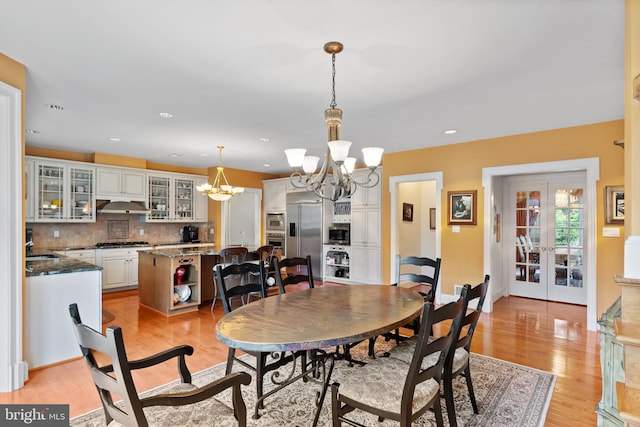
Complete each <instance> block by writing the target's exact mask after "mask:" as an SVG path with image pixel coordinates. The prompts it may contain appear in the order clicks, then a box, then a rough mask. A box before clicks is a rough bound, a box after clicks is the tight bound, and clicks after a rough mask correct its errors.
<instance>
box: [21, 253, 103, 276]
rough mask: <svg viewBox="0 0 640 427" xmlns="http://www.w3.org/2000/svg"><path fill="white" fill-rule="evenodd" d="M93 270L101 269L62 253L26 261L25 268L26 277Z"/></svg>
mask: <svg viewBox="0 0 640 427" xmlns="http://www.w3.org/2000/svg"><path fill="white" fill-rule="evenodd" d="M95 270H102V267H100V266H97V265H94V264H90V263H88V262H85V261H80V260H77V259H74V258H70V257H66V256H62V255H60V256H58V258H51V259H47V260H38V261H26V268H25V271H26V276H27V277H32V276H47V275H50V274H66V273H78V272H81V271H95Z"/></svg>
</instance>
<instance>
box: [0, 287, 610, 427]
mask: <svg viewBox="0 0 640 427" xmlns="http://www.w3.org/2000/svg"><path fill="white" fill-rule="evenodd" d="M103 307H104V309H105V310H107V311H109V312H110V313H112V314H113V315H114V316H115V320H113V321H112V322H111V323H108V324H106V325H104V327H107V326H112V325H118V326H121V327H122V329H123V333H124V338H125V344H126V346H127V353H128V356H129V358H131V359H136V358H140V357H144V356H147V355H149V354H151V353H154V352H157V351H161V350H164V349H166V348H168V347H171V346H174V345H177V344H190V345H192V346H193V347H194V348H195V352H194V355H193V356H191V357H190V358H189V360H188V364H189V367H190V369H191V371H192V372H197V371H200V370H202V369H206V368H208V367H210V366H212V365H215V364H218V363H221V362H224V361H225V360H226V356H227V348H226V346H224V345H222V344H220V343H219V342H218V341H217V340H216V338H215V324H216V322H217V321H218V319H220V318H221V317H222V315H223V310H222V306H221V304H220V303H217V304H216V307H215V310H214V311H213V312H212V311H210V304H204V305H203V306H201V307H200V310H199V311H197V312H194V313H187V314H182V315H179V316H174V317H170V318H167V317H165V316H164V315H162V314H160V313H157V312H155V311H153V310H150V309H147V308H145V307H140V306H139V304H138V296H137V293H136V292H135V291H133V292H131V291H129V292H123V293H115V294H106V295H105V296H104V300H103ZM80 309H81V314H82V308H80ZM586 323H587V322H586V308H585V307H583V306H574V305H569V304H560V303H553V302H545V301H538V300H531V299H525V298H518V297H508V298H502V299H500V300H499V301H497V302H496V303H495V304H494V311H493V312H492V313H483V314H482V317H481V319H480V325H479V327H478V330H477V332H476V335H475V337H474V341H473V344H472V351H474V352H475V353H480V354H484V355H487V356H492V357H495V358H498V359H502V360H507V361H510V362H513V363H519V364H521V365H526V366H530V367H533V368H537V369H541V370H544V371H549V372H553V373H555V374H556V375H557V376H558V379H557V382H556V386H555V390H554V393H553V397H552V400H551V406H550V408H549V412H548V414H547V420H546V424H545V425H547V426H576V425H595V424H596V415H595V412H594V409H595V406H596V404H597V403H598V401H599V400H600V396H601V373H600V354H599V352H600V345H599V334H598V333H597V332H587V330H586ZM175 378H177V374H176V367H175V362H173V361H171V362H167V363H164V364H163V365H160V366H159V367H157V369H153V370H150V371H146V372H145V371H142V372H136V373H135V381H136V384H137V385H138V388H139V390H138V391H144V390H146V389H149V388H152V387H155V386H158V385H161V384H164V383H166V382H169V381H171V380H173V379H175ZM0 403H68V404H70V415H71V416H72V417H74V416H77V415H80V414H82V413H85V412H87V411H90V410H93V409H96V408H98V407H100V402H99V400H98V396H97V393H96V390H95V388H94V387H93V383H92V382H91V379H90V378H89V372H88V370H87V367H86V365H85V364H84V361H83V360H81V359H77V360H72V361H69V362H65V363H60V364H58V365H55V366H50V367H47V368H43V369H38V370H33V371H31V372H30V373H29V381H28V382H27V383H26V385H25V386H24V387H23V388H22V389H20V390H17V391H14V392H12V393H0Z"/></svg>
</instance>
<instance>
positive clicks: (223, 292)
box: [215, 262, 267, 313]
mask: <svg viewBox="0 0 640 427" xmlns="http://www.w3.org/2000/svg"><path fill="white" fill-rule="evenodd" d="M215 271H216V283H217V285H218V290H219V291H220V296H221V299H222V305H223V307H224V312H225V313H230V312H231V311H232V310H233V307H232V305H231V298H233V297H238V296H240V297H243V296H245V295H249V294H252V293H260V295H261V296H262V298H266V297H267V287H266V286H267V285H266V274H267V272H266V270H265V268H264V263H262V262H257V263H252V262H245V263H242V264H230V265H227V266H226V267H223V266H222V265H220V264H218V265H217V266H216V267H215ZM238 277H240V278H241V279H242V280H244V283H241V284H239V285H237V286H230V284H231V281H232V280H231V279H232V278H234V279H236V278H238Z"/></svg>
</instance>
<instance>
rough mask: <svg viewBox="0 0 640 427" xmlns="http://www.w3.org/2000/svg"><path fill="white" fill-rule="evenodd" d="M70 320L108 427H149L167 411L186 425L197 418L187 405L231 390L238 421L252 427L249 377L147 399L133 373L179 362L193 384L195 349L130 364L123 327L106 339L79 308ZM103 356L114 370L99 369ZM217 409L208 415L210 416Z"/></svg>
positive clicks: (231, 376) (175, 350)
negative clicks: (190, 362) (114, 426)
mask: <svg viewBox="0 0 640 427" xmlns="http://www.w3.org/2000/svg"><path fill="white" fill-rule="evenodd" d="M69 314H70V316H71V320H72V322H73V327H74V328H73V329H74V332H75V335H76V339H77V340H78V344H79V345H80V350H81V351H82V356H83V357H84V360H85V362H86V363H87V365H88V367H89V370H90V371H91V377H92V379H93V382H94V384H95V386H96V389H97V391H98V395H99V396H100V400H101V402H102V408H103V409H104V415H105V418H106V424H109V423H111V421H113V420H115V421H116V422H118V423H120V424H121V425H124V426H130V427H133V426H147V425H148V420H147V417H149V418H153V412H154V411H162V413H164V412H165V411H170V412H171V413H172V419H173V420H174V421H175V422H180V423H186V422H188V421H189V420H190V419H191V418H192V417H193V414H194V412H193V406H191V407H189V406H185V405H191V404H193V403H197V402H201V401H204V400H206V399H211V398H212V397H213V396H215V395H217V394H219V393H221V392H223V391H225V390H227V389H231V390H232V393H231V394H232V402H233V413H234V416H235V418H236V420H237V421H238V425H240V426H245V425H246V415H247V413H246V406H245V403H244V400H243V398H242V394H241V392H240V385H248V384H249V383H250V382H251V376H250V375H249V374H247V373H245V372H239V373H234V374H229V375H225V376H224V377H222V378H218V379H216V380H214V381H212V382H211V383H209V384H207V385H205V386H202V387H195V386H190V387H189V388H190V389H189V390H188V391H185V390H184V388H185V386H184V385H177V386H176V387H175V388H176V390H175V391H173V392H171V393H162V394H154V395H151V396H148V397H144V398H141V397H140V396H139V395H138V391H137V389H136V386H135V383H134V381H133V374H132V371H134V370H136V369H143V368H148V367H151V366H155V365H157V364H159V363H162V362H165V361H167V360H170V359H174V358H175V359H177V361H178V371H179V374H180V379H181V381H182V384H191V373H190V372H189V369H188V368H187V364H186V361H185V356H190V355H192V354H193V347H191V346H189V345H182V346H177V347H173V348H171V349H168V350H166V351H163V352H161V353H158V354H155V355H152V356H149V357H145V358H144V359H140V360H129V359H128V357H127V353H126V351H125V346H124V339H123V337H122V329H121V328H120V327H119V326H110V327H108V328H107V329H106V332H105V335H102V334H101V333H100V332H98V331H96V330H93V329H92V328H90V327H89V326H86V325H84V324H83V323H82V320H81V318H80V312H79V310H78V306H77V304H71V305H69ZM97 353H99V354H101V355H105V356H107V357H108V358H109V360H108V362H107V363H108V364H102V365H99V364H98V362H97V360H103V357H100V356H99V357H96V354H97ZM120 399H122V400H121V401H120V402H117V404H116V402H114V401H118V400H120ZM211 403H212V406H211V409H214V410H215V406H214V405H216V404H218V405H220V408H224V405H222V404H220V403H217V401H215V399H212V402H211ZM159 406H166V407H171V408H170V409H165V410H162V409H160V408H157V407H159ZM211 409H207V416H208V415H209V411H211ZM176 412H182V413H184V415H183V416H181V415H180V414H176ZM222 415H223V414H221V416H222ZM159 416H160V415H159Z"/></svg>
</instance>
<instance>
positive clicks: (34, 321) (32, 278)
mask: <svg viewBox="0 0 640 427" xmlns="http://www.w3.org/2000/svg"><path fill="white" fill-rule="evenodd" d="M50 256H51V257H50V258H45V257H43V258H42V259H38V260H33V261H26V283H25V296H24V305H25V316H24V319H25V325H24V326H25V327H24V330H25V334H24V341H25V342H24V351H25V358H26V361H27V363H28V365H29V369H33V368H37V367H40V366H45V365H50V364H52V363H57V362H60V361H63V360H67V359H71V358H75V357H80V356H82V354H81V353H80V347H79V346H78V342H77V341H76V337H75V335H74V333H73V328H72V327H71V321H70V319H69V304H71V303H77V304H78V308H79V309H80V315H81V316H82V321H83V323H85V324H87V325H88V326H90V327H92V328H93V329H95V330H97V331H100V330H102V290H101V282H102V268H101V267H98V266H96V265H94V264H90V263H87V262H84V261H79V260H77V259H73V258H69V257H65V256H56V255H50Z"/></svg>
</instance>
